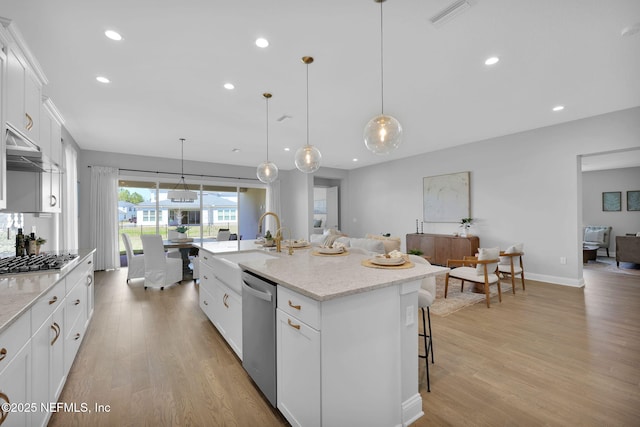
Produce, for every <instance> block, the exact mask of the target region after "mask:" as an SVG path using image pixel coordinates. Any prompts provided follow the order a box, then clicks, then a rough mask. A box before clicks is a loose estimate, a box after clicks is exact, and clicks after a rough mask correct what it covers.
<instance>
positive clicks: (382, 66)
mask: <svg viewBox="0 0 640 427" xmlns="http://www.w3.org/2000/svg"><path fill="white" fill-rule="evenodd" d="M382 3H384V0H382V1H381V2H380V109H381V114H383V115H384V59H383V58H384V47H383V45H384V43H383V40H384V36H383V32H384V30H383V28H384V27H383V25H382Z"/></svg>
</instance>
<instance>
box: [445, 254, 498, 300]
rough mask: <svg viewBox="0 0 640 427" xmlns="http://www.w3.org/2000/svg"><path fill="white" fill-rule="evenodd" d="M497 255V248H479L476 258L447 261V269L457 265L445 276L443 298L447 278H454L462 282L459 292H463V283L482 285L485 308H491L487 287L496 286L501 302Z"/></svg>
mask: <svg viewBox="0 0 640 427" xmlns="http://www.w3.org/2000/svg"><path fill="white" fill-rule="evenodd" d="M499 255H500V249H499V248H480V249H479V250H478V258H476V257H472V256H466V257H464V259H462V260H453V259H450V260H447V267H453V266H455V265H458V267H457V268H453V269H452V270H451V271H449V272H448V273H447V275H446V276H445V279H444V280H445V281H444V297H445V298H446V297H447V293H448V291H449V277H454V278H456V279H459V280H461V281H462V284H461V285H460V292H462V291H463V290H464V282H465V281H467V282H472V283H477V284H482V285H483V286H484V294H485V297H486V299H487V308H491V295H490V294H489V286H490V285H493V284H496V285H498V299H499V301H500V302H502V289H501V288H500V278H499V277H498V274H497V271H498V262H499V259H498V256H499ZM472 266H475V267H472Z"/></svg>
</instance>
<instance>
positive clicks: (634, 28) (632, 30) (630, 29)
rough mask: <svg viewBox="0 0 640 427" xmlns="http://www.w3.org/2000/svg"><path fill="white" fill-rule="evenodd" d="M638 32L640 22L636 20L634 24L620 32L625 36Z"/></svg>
mask: <svg viewBox="0 0 640 427" xmlns="http://www.w3.org/2000/svg"><path fill="white" fill-rule="evenodd" d="M638 33H640V22H636V23H635V24H633V25H629V26H628V27H625V28H623V29H622V31H621V32H620V34H621V35H622V36H623V37H630V36H633V35H636V34H638Z"/></svg>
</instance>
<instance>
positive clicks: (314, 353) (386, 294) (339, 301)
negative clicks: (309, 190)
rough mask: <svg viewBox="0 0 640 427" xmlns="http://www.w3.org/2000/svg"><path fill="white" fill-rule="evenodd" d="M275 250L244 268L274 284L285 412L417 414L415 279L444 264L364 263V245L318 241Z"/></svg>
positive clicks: (319, 421)
mask: <svg viewBox="0 0 640 427" xmlns="http://www.w3.org/2000/svg"><path fill="white" fill-rule="evenodd" d="M254 247H255V244H254ZM202 249H203V250H205V251H208V249H207V248H206V247H202ZM269 253H270V254H273V255H275V256H273V257H264V258H260V259H254V260H250V261H246V262H240V268H241V269H243V270H245V271H248V272H251V273H253V274H255V275H256V276H259V277H262V278H264V279H267V280H269V281H272V282H275V283H276V284H277V309H276V329H277V334H276V349H277V351H276V354H277V407H278V409H279V410H280V411H281V412H282V413H283V415H284V416H285V417H286V418H287V420H288V421H289V422H290V423H291V424H292V425H300V426H309V425H318V426H319V425H325V426H333V425H367V426H396V425H409V424H411V423H412V422H414V421H415V420H416V419H418V418H420V417H421V416H422V415H423V412H422V398H421V396H420V393H419V387H418V326H417V314H418V289H420V283H421V279H422V278H425V277H428V276H433V275H437V274H443V273H445V272H446V271H447V270H448V269H447V268H444V267H436V266H429V265H423V264H416V265H414V266H413V267H411V268H396V269H378V268H368V267H365V266H364V265H363V264H362V261H363V260H366V259H367V258H368V256H366V255H361V254H355V253H349V254H347V255H336V256H318V255H315V254H314V249H313V248H309V249H296V250H295V251H294V254H293V255H288V254H287V253H286V250H285V251H284V252H282V253H274V252H269ZM212 255H213V256H220V257H223V256H224V253H223V252H217V253H212ZM245 326H246V325H245Z"/></svg>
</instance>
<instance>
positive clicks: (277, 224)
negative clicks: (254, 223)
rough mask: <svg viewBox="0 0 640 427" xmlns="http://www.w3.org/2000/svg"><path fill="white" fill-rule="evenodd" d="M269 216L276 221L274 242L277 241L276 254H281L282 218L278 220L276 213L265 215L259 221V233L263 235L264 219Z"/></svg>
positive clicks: (266, 213)
mask: <svg viewBox="0 0 640 427" xmlns="http://www.w3.org/2000/svg"><path fill="white" fill-rule="evenodd" d="M269 215H271V216H272V217H274V218H275V219H276V235H275V237H274V240H275V241H276V252H281V251H282V248H281V246H280V245H281V242H282V234H280V230H281V228H282V227H280V218H278V215H276V214H275V213H274V212H265V213H263V214H262V216H261V217H260V219H259V220H258V233H260V234H262V220H264V218H265V217H267V216H269Z"/></svg>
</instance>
